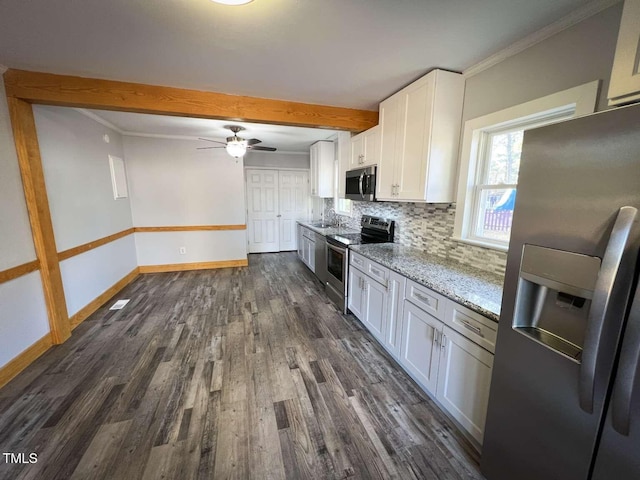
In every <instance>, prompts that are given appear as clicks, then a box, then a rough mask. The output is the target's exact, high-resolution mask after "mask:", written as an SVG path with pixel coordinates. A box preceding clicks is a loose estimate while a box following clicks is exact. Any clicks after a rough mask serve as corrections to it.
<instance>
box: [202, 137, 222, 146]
mask: <svg viewBox="0 0 640 480" xmlns="http://www.w3.org/2000/svg"><path fill="white" fill-rule="evenodd" d="M198 140H204V141H205V142H213V143H219V144H221V145H226V143H224V142H218V141H217V140H209V139H208V138H198Z"/></svg>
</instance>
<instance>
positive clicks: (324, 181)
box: [309, 140, 335, 198]
mask: <svg viewBox="0 0 640 480" xmlns="http://www.w3.org/2000/svg"><path fill="white" fill-rule="evenodd" d="M310 157H311V158H310V166H311V175H310V180H309V181H310V183H311V195H312V196H314V197H322V198H331V197H333V184H334V171H333V168H334V159H335V147H334V145H333V142H330V141H326V140H322V141H320V142H316V143H314V144H313V145H311V151H310Z"/></svg>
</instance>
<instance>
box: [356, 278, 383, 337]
mask: <svg viewBox="0 0 640 480" xmlns="http://www.w3.org/2000/svg"><path fill="white" fill-rule="evenodd" d="M386 314H387V287H383V286H382V285H380V284H379V283H378V282H376V281H374V280H371V279H369V278H368V277H365V299H364V312H363V318H362V321H363V323H364V324H365V325H366V327H367V329H368V330H369V331H370V332H371V334H372V335H373V336H374V337H376V339H377V340H378V341H379V342H381V343H384V339H385V334H386V326H387V322H386V320H387V319H386Z"/></svg>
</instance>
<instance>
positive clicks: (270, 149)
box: [247, 147, 277, 152]
mask: <svg viewBox="0 0 640 480" xmlns="http://www.w3.org/2000/svg"><path fill="white" fill-rule="evenodd" d="M247 148H250V149H251V150H263V151H265V152H275V151H276V150H277V148H273V147H247Z"/></svg>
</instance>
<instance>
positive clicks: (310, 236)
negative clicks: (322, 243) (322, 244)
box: [302, 227, 316, 242]
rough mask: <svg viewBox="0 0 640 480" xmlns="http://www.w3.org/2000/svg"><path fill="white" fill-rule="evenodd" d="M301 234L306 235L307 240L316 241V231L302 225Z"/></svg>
mask: <svg viewBox="0 0 640 480" xmlns="http://www.w3.org/2000/svg"><path fill="white" fill-rule="evenodd" d="M302 236H303V237H307V238H308V239H309V240H311V241H313V242H315V241H316V232H314V231H313V230H310V229H308V228H306V227H302Z"/></svg>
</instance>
